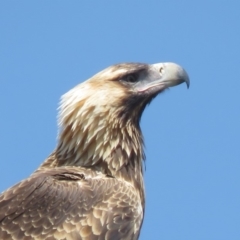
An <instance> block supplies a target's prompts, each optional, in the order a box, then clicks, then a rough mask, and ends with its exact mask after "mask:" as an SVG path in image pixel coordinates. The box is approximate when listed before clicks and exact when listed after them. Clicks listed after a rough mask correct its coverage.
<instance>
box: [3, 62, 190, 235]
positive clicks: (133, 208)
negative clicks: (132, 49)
mask: <svg viewBox="0 0 240 240" xmlns="http://www.w3.org/2000/svg"><path fill="white" fill-rule="evenodd" d="M183 82H185V83H186V84H187V86H189V78H188V75H187V73H186V72H185V71H184V69H183V68H182V67H180V66H178V65H177V64H174V63H158V64H152V65H149V64H142V63H123V64H117V65H113V66H111V67H109V68H107V69H105V70H103V71H101V72H100V73H98V74H96V75H94V76H93V77H92V78H90V79H88V80H87V81H85V82H83V83H81V84H79V85H77V86H76V87H74V88H73V89H72V90H70V91H69V92H67V93H66V94H65V95H63V96H62V98H61V103H60V109H59V136H58V143H57V147H56V149H55V150H54V151H53V153H52V154H51V155H50V156H49V157H48V158H47V159H46V160H45V161H44V162H43V163H42V165H41V166H40V167H39V168H38V169H37V170H36V171H35V172H34V173H33V174H32V175H31V176H30V177H29V178H27V179H25V180H23V181H21V182H20V183H18V184H16V185H15V186H13V187H11V188H9V189H8V190H6V191H5V192H3V193H2V194H1V195H0V239H5V240H7V239H12V240H13V239H15V240H19V239H24V240H28V239H29V240H30V239H46V240H52V239H62V240H64V239H65V240H70V239H71V240H73V239H74V240H78V239H79V240H80V239H82V240H107V239H114V240H120V239H122V240H123V239H124V240H125V239H131V240H132V239H138V237H139V234H140V229H141V225H142V221H143V216H144V207H145V206H144V204H145V194H144V183H143V167H142V161H143V160H144V158H145V156H144V151H143V137H142V133H141V129H140V126H139V122H140V119H141V115H142V113H143V111H144V108H145V107H146V105H147V104H149V103H150V102H151V100H152V99H153V98H154V97H155V96H157V95H158V94H159V93H161V92H163V91H164V90H165V89H166V88H168V87H172V86H175V85H178V84H181V83H183Z"/></svg>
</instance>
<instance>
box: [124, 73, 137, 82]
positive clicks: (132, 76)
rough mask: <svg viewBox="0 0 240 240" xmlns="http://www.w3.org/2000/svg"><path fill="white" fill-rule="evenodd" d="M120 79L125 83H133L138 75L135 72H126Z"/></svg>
mask: <svg viewBox="0 0 240 240" xmlns="http://www.w3.org/2000/svg"><path fill="white" fill-rule="evenodd" d="M122 80H123V81H124V82H127V83H135V82H137V81H138V77H137V75H136V74H128V75H126V76H125V77H124V78H123V79H122Z"/></svg>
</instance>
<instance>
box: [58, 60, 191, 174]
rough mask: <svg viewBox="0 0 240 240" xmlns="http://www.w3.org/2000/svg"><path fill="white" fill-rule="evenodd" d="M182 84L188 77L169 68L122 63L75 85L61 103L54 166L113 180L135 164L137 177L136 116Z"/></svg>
mask: <svg viewBox="0 0 240 240" xmlns="http://www.w3.org/2000/svg"><path fill="white" fill-rule="evenodd" d="M183 82H185V83H186V84H187V86H189V77H188V75H187V73H186V71H185V70H184V69H183V68H182V67H180V66H179V65H177V64H175V63H157V64H151V65H149V64H144V63H122V64H116V65H113V66H111V67H108V68H106V69H105V70H103V71H101V72H99V73H97V74H96V75H94V76H93V77H91V78H90V79H88V80H87V81H85V82H83V83H81V84H79V85H77V86H76V87H74V88H73V89H72V90H70V91H69V92H67V93H66V94H65V95H63V96H62V99H61V104H60V113H59V126H60V132H59V142H58V146H57V151H56V152H57V159H58V160H59V161H58V165H77V166H82V167H89V168H96V169H98V170H99V171H103V168H104V169H105V170H104V172H107V173H108V174H110V175H115V174H117V172H119V171H120V170H121V169H124V167H126V166H130V167H131V168H133V169H136V164H137V165H138V167H137V168H140V172H141V162H142V160H143V159H144V152H143V138H142V134H141V130H140V127H139V121H140V118H141V115H142V112H143V110H144V108H145V107H146V105H147V104H149V103H150V102H151V100H152V99H153V98H154V97H155V96H157V95H158V94H159V93H161V92H163V91H164V90H165V89H167V88H169V87H172V86H175V85H178V84H181V83H183ZM136 171H139V169H138V170H136Z"/></svg>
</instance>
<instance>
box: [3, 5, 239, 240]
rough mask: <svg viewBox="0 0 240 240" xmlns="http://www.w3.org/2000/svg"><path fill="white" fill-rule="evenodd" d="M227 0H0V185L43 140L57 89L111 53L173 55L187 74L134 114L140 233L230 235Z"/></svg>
mask: <svg viewBox="0 0 240 240" xmlns="http://www.w3.org/2000/svg"><path fill="white" fill-rule="evenodd" d="M239 9H240V3H239V1H237V0H235V1H231V0H228V1H221V0H219V1H217V0H213V1H206V0H202V1H191V0H184V1H178V0H166V1H157V0H155V1H151V0H150V1H126V0H123V1H94V2H93V1H56V0H55V1H1V2H0V35H1V37H0V88H1V94H0V107H1V117H0V126H1V128H0V132H1V134H0V146H1V148H0V150H1V159H0V173H1V179H0V191H3V190H4V189H6V188H8V187H10V186H12V185H13V184H15V183H16V182H18V181H20V180H21V179H23V178H26V177H28V176H29V175H30V174H31V173H32V172H33V171H34V170H35V169H36V168H37V167H38V166H39V165H40V164H41V162H42V161H43V160H44V159H45V158H46V157H47V156H48V155H49V154H50V153H51V152H52V151H53V150H54V148H55V145H56V135H57V124H56V115H57V110H56V109H57V106H58V101H59V98H60V96H61V95H62V94H64V93H65V92H66V91H68V90H69V89H71V88H72V87H74V86H75V85H76V84H78V83H79V82H82V81H84V80H86V79H87V78H89V77H91V76H92V75H93V74H95V73H96V72H98V71H100V70H102V69H103V68H105V67H107V66H109V65H112V64H114V63H119V62H129V61H130V62H146V63H156V62H165V61H173V62H177V63H179V64H180V65H182V66H183V67H184V68H185V69H186V70H187V72H188V73H189V76H190V79H191V86H190V89H189V90H187V88H186V86H184V85H181V86H178V87H175V88H171V89H170V90H168V91H166V92H165V93H163V94H162V95H160V96H158V97H157V98H156V99H155V100H154V101H153V102H152V103H151V105H150V106H149V107H148V108H147V109H146V111H145V113H144V116H143V118H142V121H141V126H142V130H143V133H144V136H145V144H146V155H147V161H146V172H145V183H146V197H147V203H146V216H145V220H144V224H143V229H142V232H141V237H140V239H141V240H146V239H164V240H168V239H169V240H192V239H195V240H203V239H204V240H208V239H209V240H226V239H231V240H235V239H236V240H238V239H239V237H240V227H239V224H240V191H239V186H240V174H239V173H240V146H239V143H240V77H239V69H240V66H239V64H240V47H239V44H240V26H239V24H240V14H239Z"/></svg>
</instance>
